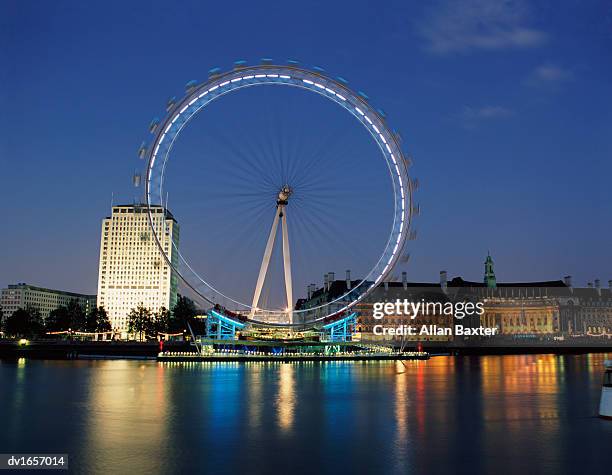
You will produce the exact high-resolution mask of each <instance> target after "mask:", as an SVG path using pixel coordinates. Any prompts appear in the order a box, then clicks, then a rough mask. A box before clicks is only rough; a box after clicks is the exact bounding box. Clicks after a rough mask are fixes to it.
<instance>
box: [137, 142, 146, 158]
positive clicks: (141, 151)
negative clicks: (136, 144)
mask: <svg viewBox="0 0 612 475" xmlns="http://www.w3.org/2000/svg"><path fill="white" fill-rule="evenodd" d="M146 156H147V144H146V142H142V144H140V148H139V149H138V158H140V159H141V160H142V159H144V158H145V157H146Z"/></svg>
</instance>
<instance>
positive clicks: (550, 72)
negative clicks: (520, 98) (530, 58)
mask: <svg viewBox="0 0 612 475" xmlns="http://www.w3.org/2000/svg"><path fill="white" fill-rule="evenodd" d="M573 77H574V75H573V73H572V72H571V71H569V70H567V69H564V68H562V67H560V66H557V65H555V64H551V63H546V64H541V65H539V66H538V67H537V68H535V69H534V70H533V71H532V72H531V74H530V75H529V76H528V77H527V79H526V83H527V84H529V85H532V86H539V85H559V84H561V83H565V82H567V81H571V80H572V79H573Z"/></svg>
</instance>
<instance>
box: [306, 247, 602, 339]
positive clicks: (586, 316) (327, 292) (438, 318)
mask: <svg viewBox="0 0 612 475" xmlns="http://www.w3.org/2000/svg"><path fill="white" fill-rule="evenodd" d="M323 282H324V283H323V286H322V287H320V288H317V287H316V286H315V285H314V284H311V285H309V286H308V289H307V295H308V298H306V299H300V300H298V302H297V305H296V307H297V308H298V309H307V308H316V307H318V306H319V305H322V304H324V303H326V302H335V303H334V304H332V305H333V306H335V307H332V310H336V309H337V310H340V309H341V308H343V307H344V306H345V305H346V304H347V303H348V300H345V301H343V300H338V301H336V300H337V299H338V298H340V297H341V296H342V295H344V294H345V293H346V292H347V291H348V290H350V289H351V288H354V287H356V286H357V285H358V284H359V282H360V281H359V280H351V278H350V274H349V273H348V272H347V278H346V279H345V280H337V279H335V275H334V274H333V273H328V274H325V276H324V279H323ZM607 284H608V285H607V287H604V286H602V285H601V282H600V280H599V279H595V280H594V281H593V282H590V283H589V284H588V285H587V287H586V288H576V287H574V286H573V285H572V279H571V277H570V276H566V277H565V278H564V279H563V280H551V281H542V282H498V280H497V278H496V276H495V269H494V262H493V259H492V257H491V256H490V255H488V256H487V257H486V259H485V262H484V275H483V280H482V281H479V282H478V281H467V280H464V279H462V278H461V277H455V278H453V279H451V280H447V273H446V271H441V272H440V281H439V282H435V283H431V282H408V281H407V279H406V273H402V280H401V281H390V282H384V283H382V284H380V285H379V286H378V287H377V288H376V289H374V291H373V292H372V293H371V294H370V295H368V296H367V298H366V299H364V300H363V301H361V302H359V303H358V304H357V305H355V307H354V310H355V311H356V312H358V317H357V332H358V337H360V338H361V340H362V341H381V340H382V341H390V342H391V341H393V342H395V343H398V344H399V343H400V342H402V341H423V342H440V343H441V344H442V343H443V342H449V341H453V340H454V341H455V342H457V340H458V336H457V335H456V334H452V335H450V334H448V332H446V330H445V329H446V328H449V327H450V326H453V325H456V324H460V325H462V326H464V327H466V328H479V327H483V328H494V329H496V332H495V333H494V335H495V336H494V337H489V336H484V337H483V336H478V334H474V335H477V336H475V337H473V336H470V337H469V338H468V339H469V340H471V341H473V343H474V344H484V343H488V342H492V343H495V342H505V343H508V342H529V341H560V340H564V341H566V342H571V341H576V342H578V341H579V340H580V341H581V339H584V338H588V339H589V340H590V341H598V342H600V343H602V344H603V343H606V342H609V341H610V340H612V280H610V281H608V283H607ZM397 300H400V301H401V300H408V301H413V302H418V301H421V300H424V301H426V302H433V303H436V302H439V303H441V304H445V303H447V302H473V303H478V302H479V303H481V305H482V308H483V310H484V311H483V313H482V314H481V315H479V316H471V317H466V318H463V319H459V315H452V316H451V315H426V314H422V313H419V314H418V315H417V316H416V317H415V318H414V319H410V318H407V317H406V316H405V315H399V314H398V315H395V314H390V315H385V317H384V318H383V319H376V318H375V317H374V314H373V305H374V303H375V302H395V301H397ZM316 316H320V315H316ZM449 317H450V318H449ZM455 317H457V318H455ZM381 324H383V325H386V326H388V327H397V326H403V325H413V326H414V325H418V326H421V325H435V327H436V328H437V329H441V330H444V331H441V332H439V334H438V333H436V334H432V335H410V334H408V335H406V334H404V335H399V336H398V335H390V334H383V335H379V334H376V332H375V328H376V327H377V326H380V325H381ZM460 339H461V340H462V341H463V342H466V343H467V340H468V339H466V338H463V337H460Z"/></svg>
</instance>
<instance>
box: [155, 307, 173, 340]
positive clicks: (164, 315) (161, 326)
mask: <svg viewBox="0 0 612 475" xmlns="http://www.w3.org/2000/svg"><path fill="white" fill-rule="evenodd" d="M153 317H154V322H153V328H151V330H153V331H152V332H151V333H152V334H157V333H167V332H168V328H169V326H170V320H171V314H170V311H169V310H168V309H167V308H164V307H162V308H160V309H159V311H158V312H156V313H155V315H154V316H153Z"/></svg>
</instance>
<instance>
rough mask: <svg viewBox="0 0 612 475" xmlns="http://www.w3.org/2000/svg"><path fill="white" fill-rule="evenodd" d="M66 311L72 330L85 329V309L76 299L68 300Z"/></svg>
mask: <svg viewBox="0 0 612 475" xmlns="http://www.w3.org/2000/svg"><path fill="white" fill-rule="evenodd" d="M66 310H67V312H68V321H69V324H70V326H69V327H68V328H70V329H72V330H85V311H84V310H83V307H81V306H80V305H79V303H78V302H77V301H76V300H71V301H70V302H68V306H67V307H66Z"/></svg>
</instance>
